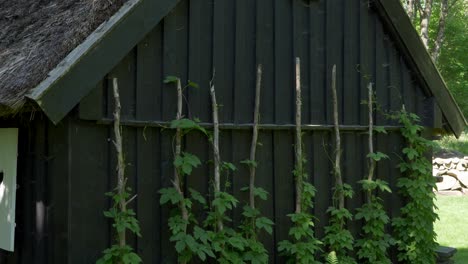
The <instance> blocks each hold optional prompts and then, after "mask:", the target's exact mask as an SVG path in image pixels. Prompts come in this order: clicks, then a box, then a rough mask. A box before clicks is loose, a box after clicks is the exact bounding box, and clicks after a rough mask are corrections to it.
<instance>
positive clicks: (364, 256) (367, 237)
mask: <svg viewBox="0 0 468 264" xmlns="http://www.w3.org/2000/svg"><path fill="white" fill-rule="evenodd" d="M377 188H379V189H380V190H382V191H390V188H389V187H388V185H387V184H386V183H385V184H383V183H380V184H370V183H369V182H367V183H364V182H363V189H364V190H375V189H377ZM356 211H357V213H356V216H355V219H356V220H363V221H364V225H363V227H362V232H363V234H362V238H361V239H358V240H357V241H356V248H357V253H356V255H357V257H358V258H359V259H360V261H361V262H360V263H369V264H371V263H372V264H373V263H380V264H390V263H392V262H391V261H390V259H389V257H388V252H387V250H388V248H389V247H390V246H391V245H393V244H394V239H393V238H392V237H391V236H390V235H389V234H388V233H387V232H386V231H385V226H386V225H387V224H388V223H389V221H390V219H389V217H388V215H387V212H386V211H385V208H384V207H383V201H382V199H381V198H379V197H376V196H374V195H373V196H372V197H371V200H370V203H366V204H364V205H363V206H362V207H361V208H358V209H357V210H356Z"/></svg>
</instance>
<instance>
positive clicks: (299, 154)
mask: <svg viewBox="0 0 468 264" xmlns="http://www.w3.org/2000/svg"><path fill="white" fill-rule="evenodd" d="M301 110H302V98H301V60H300V59H299V58H296V140H295V143H296V149H295V150H296V213H301V212H302V185H303V181H304V179H303V168H302V167H303V166H302V164H303V162H302V121H301Z"/></svg>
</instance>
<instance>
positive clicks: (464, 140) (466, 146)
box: [435, 130, 468, 155]
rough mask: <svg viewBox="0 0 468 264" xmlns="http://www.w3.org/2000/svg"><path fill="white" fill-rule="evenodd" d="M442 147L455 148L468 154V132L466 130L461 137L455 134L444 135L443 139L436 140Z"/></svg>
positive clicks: (439, 146)
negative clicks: (456, 136)
mask: <svg viewBox="0 0 468 264" xmlns="http://www.w3.org/2000/svg"><path fill="white" fill-rule="evenodd" d="M435 143H436V144H437V145H438V148H440V149H447V150H455V151H458V152H461V153H463V154H465V155H468V132H467V131H466V130H465V132H463V133H462V134H461V136H460V138H459V139H457V138H455V137H454V136H444V137H443V138H442V139H440V140H437V141H435Z"/></svg>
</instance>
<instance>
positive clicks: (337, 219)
mask: <svg viewBox="0 0 468 264" xmlns="http://www.w3.org/2000/svg"><path fill="white" fill-rule="evenodd" d="M338 193H342V194H343V195H344V197H345V198H352V197H353V190H352V187H351V186H350V185H348V184H343V185H341V186H340V185H338V186H336V188H335V192H334V197H335V198H334V203H336V201H337V199H338ZM327 213H328V214H330V220H329V225H328V226H326V227H325V237H324V238H323V242H324V244H325V245H326V246H327V247H328V248H329V249H330V251H333V252H335V254H336V257H337V258H338V260H339V263H342V264H348V263H350V264H351V263H356V261H355V260H354V259H353V258H352V257H351V256H350V254H349V252H352V251H353V244H354V238H353V235H352V234H351V232H349V230H348V229H346V223H347V222H348V221H351V220H352V219H353V215H352V214H351V212H350V211H349V210H348V209H346V208H338V207H336V206H331V207H329V208H328V210H327Z"/></svg>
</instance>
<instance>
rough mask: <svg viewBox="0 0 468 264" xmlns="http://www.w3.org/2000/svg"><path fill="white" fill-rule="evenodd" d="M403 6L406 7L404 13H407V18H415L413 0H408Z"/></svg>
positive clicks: (412, 19)
mask: <svg viewBox="0 0 468 264" xmlns="http://www.w3.org/2000/svg"><path fill="white" fill-rule="evenodd" d="M405 8H406V13H408V16H409V18H410V19H411V21H414V18H415V14H416V13H415V10H414V9H415V2H414V0H408V1H407V2H406V4H405Z"/></svg>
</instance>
